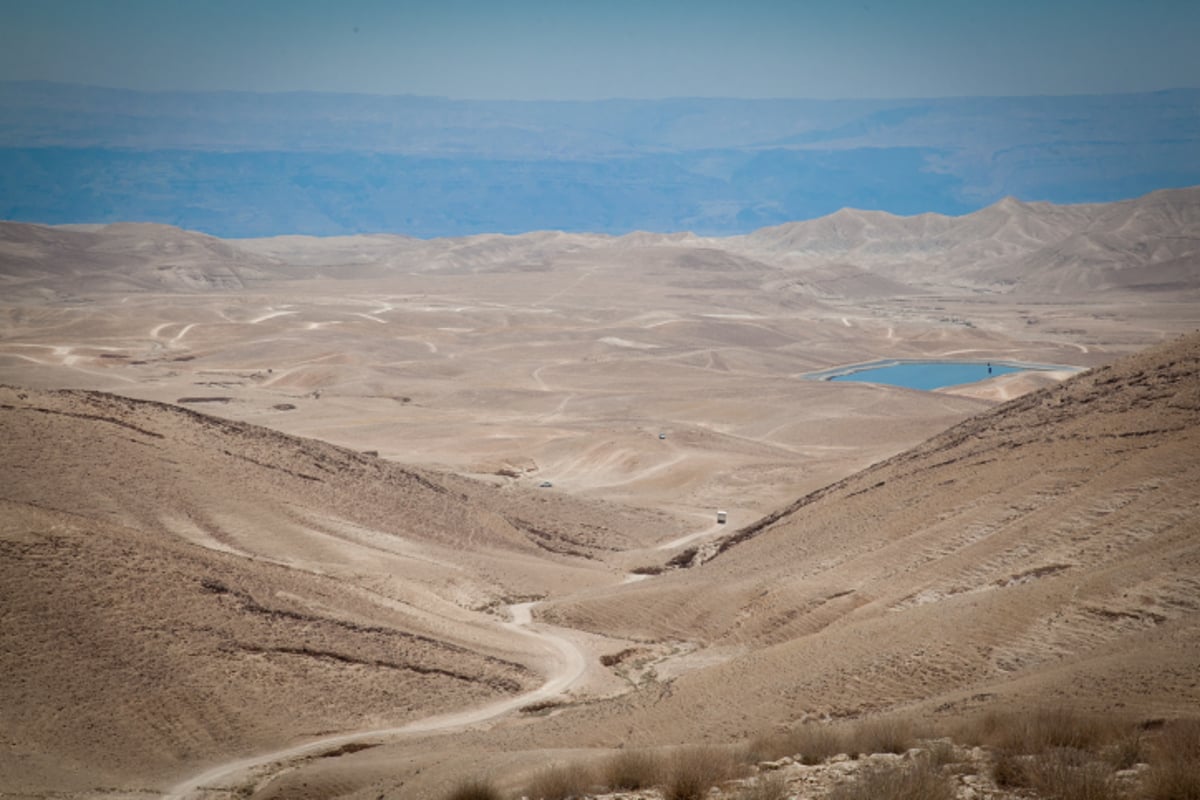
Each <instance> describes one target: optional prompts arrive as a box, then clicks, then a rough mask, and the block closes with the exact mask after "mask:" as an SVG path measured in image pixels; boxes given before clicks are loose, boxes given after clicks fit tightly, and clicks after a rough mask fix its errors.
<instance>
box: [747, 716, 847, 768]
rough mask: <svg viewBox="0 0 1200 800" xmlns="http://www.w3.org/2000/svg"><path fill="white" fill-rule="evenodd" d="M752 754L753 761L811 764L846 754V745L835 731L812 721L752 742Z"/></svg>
mask: <svg viewBox="0 0 1200 800" xmlns="http://www.w3.org/2000/svg"><path fill="white" fill-rule="evenodd" d="M749 752H750V754H751V759H752V760H754V761H774V760H776V759H779V758H783V757H784V756H791V757H795V758H799V760H800V761H801V763H804V764H809V765H812V764H820V763H821V762H822V761H824V760H825V759H827V758H829V757H830V756H834V755H837V754H838V753H842V752H845V746H844V745H843V742H842V735H841V733H840V732H839V731H838V730H837V729H836V728H834V727H833V726H831V725H823V724H821V723H816V722H810V723H804V724H801V725H797V726H796V727H794V728H791V729H789V730H787V731H783V732H780V733H774V734H767V735H764V736H759V737H757V738H755V739H754V740H753V741H751V742H750V745H749Z"/></svg>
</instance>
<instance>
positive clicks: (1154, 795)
mask: <svg viewBox="0 0 1200 800" xmlns="http://www.w3.org/2000/svg"><path fill="white" fill-rule="evenodd" d="M1142 792H1143V796H1144V797H1145V798H1146V800H1200V720H1194V719H1192V720H1176V721H1173V722H1170V723H1168V724H1167V725H1166V726H1165V727H1164V728H1163V730H1162V733H1161V734H1160V736H1159V738H1158V741H1156V742H1155V743H1154V748H1153V752H1152V758H1151V768H1150V771H1149V772H1148V773H1146V777H1145V780H1144V782H1143V784H1142Z"/></svg>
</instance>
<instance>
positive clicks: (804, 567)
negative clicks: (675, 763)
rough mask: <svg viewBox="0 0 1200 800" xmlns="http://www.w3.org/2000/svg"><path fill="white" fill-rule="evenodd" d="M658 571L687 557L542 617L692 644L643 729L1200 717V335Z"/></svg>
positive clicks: (636, 723)
mask: <svg viewBox="0 0 1200 800" xmlns="http://www.w3.org/2000/svg"><path fill="white" fill-rule="evenodd" d="M671 561H672V562H673V564H674V565H682V567H683V568H674V569H670V570H669V571H667V572H665V573H664V574H662V575H661V576H659V577H657V578H655V579H653V580H649V581H645V582H642V583H637V584H634V585H631V586H626V587H622V588H621V589H620V590H619V591H599V592H597V593H594V596H592V597H587V596H586V595H584V596H582V597H578V598H576V599H575V600H573V601H565V602H562V603H557V604H554V605H552V606H551V607H550V608H549V609H548V610H547V612H546V614H547V616H548V617H549V618H551V619H554V620H555V621H556V622H558V623H559V624H563V625H570V626H575V627H585V628H589V629H595V630H602V631H605V632H607V633H617V634H620V635H622V636H626V637H629V638H632V639H638V640H643V641H664V640H667V641H680V642H689V643H691V644H692V646H693V647H695V648H698V649H697V650H696V652H695V653H694V654H693V655H691V656H689V657H684V658H682V659H681V660H680V663H679V664H678V665H671V664H670V663H667V664H664V665H662V666H660V667H659V668H658V675H659V678H660V680H662V679H665V682H664V683H658V684H656V687H657V688H656V690H654V691H650V690H648V691H646V692H645V697H644V698H643V700H642V703H644V706H641V707H636V706H635V708H632V709H629V710H628V711H627V712H624V713H628V714H630V715H631V720H630V724H631V725H633V727H634V728H635V729H638V730H646V731H647V732H648V733H649V732H652V733H650V736H651V737H652V738H653V737H659V736H662V737H666V736H669V735H670V732H671V731H672V730H688V731H689V732H690V733H692V734H693V735H698V734H703V735H706V736H713V735H716V734H717V733H718V732H719V731H724V732H725V733H726V734H728V735H739V734H746V733H751V732H752V731H753V728H754V727H756V726H761V725H763V724H766V723H772V722H783V721H785V720H787V719H800V718H803V717H805V716H816V717H824V716H833V717H843V716H857V715H862V714H867V713H871V712H875V711H880V710H883V709H893V708H897V707H906V706H913V707H921V708H923V709H925V711H926V712H928V713H937V714H951V715H955V714H964V713H969V712H970V711H972V709H978V708H982V707H984V706H989V705H994V704H997V703H1003V704H1005V705H1009V706H1013V705H1015V706H1022V705H1028V706H1035V705H1038V704H1041V703H1045V702H1047V700H1048V699H1049V698H1054V702H1061V703H1071V704H1075V705H1078V706H1081V707H1090V708H1093V709H1095V710H1103V709H1111V708H1127V709H1136V710H1137V711H1138V712H1139V713H1145V714H1150V715H1162V714H1168V715H1169V714H1173V713H1179V712H1182V711H1185V710H1188V709H1191V710H1195V709H1196V708H1197V707H1200V684H1198V683H1197V681H1196V673H1195V665H1196V664H1197V663H1200V661H1198V659H1200V604H1198V603H1197V597H1200V335H1193V336H1190V337H1187V338H1185V339H1181V340H1178V341H1175V342H1172V343H1170V344H1168V345H1165V346H1162V347H1158V348H1154V349H1152V350H1150V351H1148V352H1146V353H1143V354H1141V355H1138V356H1135V357H1131V358H1128V359H1124V360H1122V361H1120V362H1117V363H1116V364H1114V365H1112V366H1109V367H1105V368H1101V369H1097V370H1093V371H1091V372H1089V373H1087V374H1085V375H1082V376H1080V377H1077V378H1074V379H1071V380H1069V381H1067V382H1065V383H1063V384H1061V385H1059V386H1056V387H1052V388H1047V389H1043V390H1041V391H1038V392H1035V393H1032V394H1029V395H1026V396H1024V397H1022V398H1020V399H1017V400H1014V401H1012V402H1010V403H1007V404H1005V405H1003V406H1000V407H998V408H997V409H995V410H994V411H991V412H987V413H984V414H981V415H979V416H977V417H973V418H971V419H970V420H968V421H966V422H964V423H961V424H959V425H957V426H955V427H953V428H951V429H950V430H948V431H946V432H945V433H943V434H941V435H939V436H936V437H934V438H933V439H931V440H929V441H928V442H926V443H924V444H922V445H920V446H918V447H916V448H914V449H912V450H909V451H907V452H905V453H903V454H901V455H898V456H896V457H893V458H891V459H888V460H886V461H884V462H882V463H880V464H877V465H875V466H873V467H871V468H869V469H867V470H865V471H863V472H860V473H858V474H856V475H854V476H852V477H850V478H847V479H845V480H843V481H839V482H838V483H835V484H833V485H832V486H829V487H827V488H824V489H821V490H819V491H816V492H813V493H811V494H809V495H807V496H805V497H804V498H802V499H800V500H798V501H796V502H795V503H793V504H791V505H790V506H788V507H786V508H784V509H781V510H780V511H778V512H776V513H773V514H771V515H769V516H768V517H766V518H764V519H763V520H762V521H760V522H758V523H755V524H753V525H750V526H746V527H743V528H742V529H740V530H738V531H735V532H733V533H731V534H730V535H728V536H726V537H724V538H722V539H718V540H714V541H712V542H710V543H708V544H701V545H700V546H698V547H695V546H694V547H692V548H690V549H689V550H687V551H683V552H682V553H679V554H677V555H676V557H675V558H673V559H671ZM689 658H690V659H692V660H696V661H698V663H703V664H704V665H705V666H704V668H702V669H694V670H692V669H689V668H688V667H687V666H686V665H687V662H688V660H689ZM714 662H719V663H714ZM698 707H703V708H704V713H703V714H702V715H700V716H698V717H697V716H690V714H691V712H690V709H695V708H698ZM685 721H686V722H685ZM672 726H677V727H675V728H672Z"/></svg>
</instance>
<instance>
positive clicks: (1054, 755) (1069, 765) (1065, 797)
mask: <svg viewBox="0 0 1200 800" xmlns="http://www.w3.org/2000/svg"><path fill="white" fill-rule="evenodd" d="M1029 777H1030V783H1031V785H1032V787H1033V788H1034V790H1036V791H1037V793H1038V794H1039V795H1040V796H1042V797H1053V798H1056V800H1119V798H1121V797H1122V796H1123V794H1122V792H1121V790H1120V787H1119V785H1118V784H1117V781H1116V779H1115V777H1114V776H1113V773H1112V769H1111V768H1110V767H1109V766H1108V765H1107V764H1105V763H1103V762H1101V761H1097V760H1095V759H1094V758H1092V757H1091V756H1090V755H1088V754H1087V753H1086V752H1084V751H1082V750H1075V749H1072V748H1058V749H1055V750H1050V751H1048V752H1045V753H1041V754H1039V755H1037V756H1035V757H1034V759H1033V762H1032V764H1031V765H1030V768H1029Z"/></svg>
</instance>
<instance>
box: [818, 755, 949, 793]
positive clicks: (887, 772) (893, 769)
mask: <svg viewBox="0 0 1200 800" xmlns="http://www.w3.org/2000/svg"><path fill="white" fill-rule="evenodd" d="M828 797H829V800H954V786H953V784H952V783H951V781H950V780H949V779H947V778H946V777H945V776H944V775H942V774H941V772H940V771H939V770H938V769H937V768H935V767H934V766H933V765H932V764H929V763H928V762H924V761H918V762H915V763H912V764H908V765H896V766H889V767H880V768H876V769H869V770H865V771H864V773H863V774H862V775H861V776H859V777H858V778H857V779H855V780H854V781H853V782H850V783H844V784H841V785H839V786H837V787H836V788H834V790H833V791H832V792H831V793H830V794H829V796H828Z"/></svg>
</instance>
